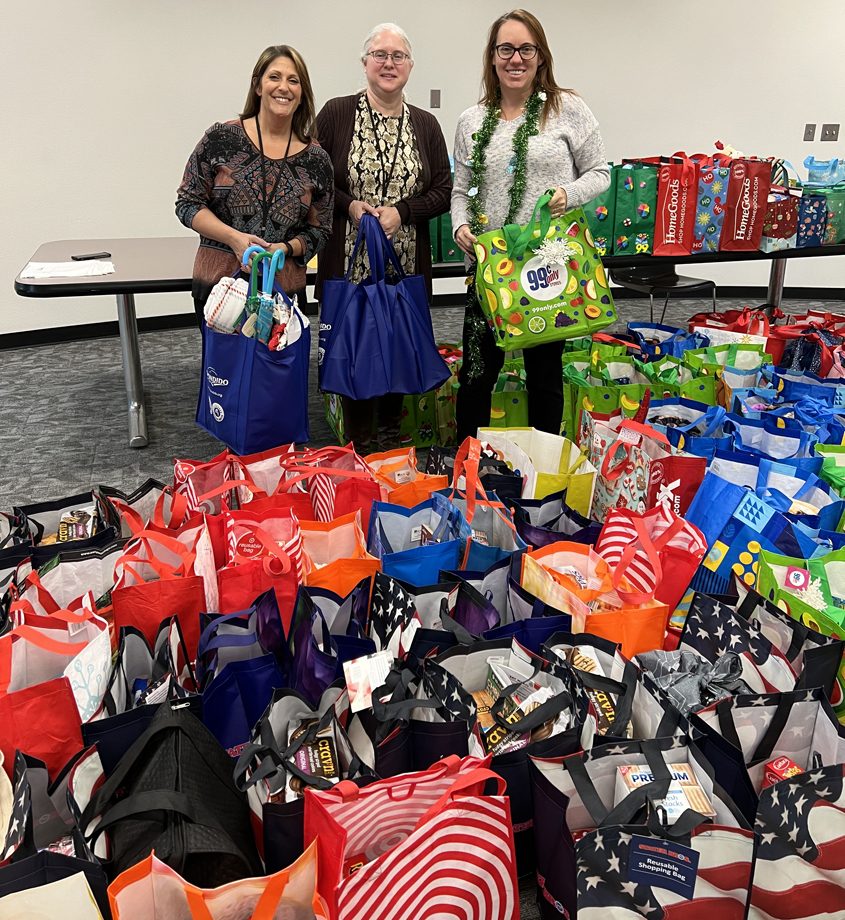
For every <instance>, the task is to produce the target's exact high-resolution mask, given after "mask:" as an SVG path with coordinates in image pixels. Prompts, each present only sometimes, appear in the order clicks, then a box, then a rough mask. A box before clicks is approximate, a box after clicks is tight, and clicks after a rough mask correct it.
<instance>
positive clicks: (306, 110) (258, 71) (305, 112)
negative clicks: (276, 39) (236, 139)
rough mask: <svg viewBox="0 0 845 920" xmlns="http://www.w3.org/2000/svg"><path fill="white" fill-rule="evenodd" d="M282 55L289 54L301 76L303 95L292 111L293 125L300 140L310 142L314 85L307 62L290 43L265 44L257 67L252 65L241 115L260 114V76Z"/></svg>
mask: <svg viewBox="0 0 845 920" xmlns="http://www.w3.org/2000/svg"><path fill="white" fill-rule="evenodd" d="M279 57H285V58H287V59H288V60H289V61H290V62H291V63H292V64H293V66H294V69H295V70H296V75H297V76H298V77H299V83H300V86H301V87H302V99H301V100H300V102H299V105H298V106H297V108H296V111H295V112H294V113H293V122H292V126H293V130H294V132H295V134H296V136H297V137H298V138H299V139H300V140H301V141H304V142H305V143H308V142H309V141H310V140H311V137H312V135H313V134H314V127H315V126H314V119H315V116H316V112H315V109H314V90H313V89H312V88H311V78H310V77H309V76H308V68H307V67H306V66H305V61H304V60H303V59H302V55H301V54H300V53H299V52H298V51H297V50H296V48H292V47H291V46H290V45H270V47H269V48H265V49H264V50H263V51H262V52H261V54H260V56H259V58H258V60H257V61H256V62H255V67H253V68H252V77H251V78H250V81H249V91H248V92H247V94H246V102H245V103H244V110H243V112H241V118H254V117H257V116H258V110H259V109H260V108H261V97H260V96H259V95H258V87H259V85H260V84H261V78H262V77H263V76H264V73H265V71H266V70H267V68H268V67H269V66H270V65H271V64H272V63H273V61H275V60H276V58H279Z"/></svg>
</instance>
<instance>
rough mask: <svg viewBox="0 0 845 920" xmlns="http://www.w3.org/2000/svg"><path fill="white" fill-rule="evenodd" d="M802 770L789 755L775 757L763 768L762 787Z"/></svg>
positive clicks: (771, 784)
mask: <svg viewBox="0 0 845 920" xmlns="http://www.w3.org/2000/svg"><path fill="white" fill-rule="evenodd" d="M803 772H804V771H803V770H802V769H801V767H799V766H798V764H797V763H795V761H794V760H791V759H790V758H789V757H775V758H774V760H770V761H769V762H768V763H767V764H766V766H765V767H764V768H763V788H764V789H765V788H767V787H768V786H774V785H775V783H779V782H781V780H784V779H789V777H790V776H798V774H799V773H803Z"/></svg>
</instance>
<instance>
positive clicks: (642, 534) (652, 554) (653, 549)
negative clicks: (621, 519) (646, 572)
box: [613, 516, 685, 604]
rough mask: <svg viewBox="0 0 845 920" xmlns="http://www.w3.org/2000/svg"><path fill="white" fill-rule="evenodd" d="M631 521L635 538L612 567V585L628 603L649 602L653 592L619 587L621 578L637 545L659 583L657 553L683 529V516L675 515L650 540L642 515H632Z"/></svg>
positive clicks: (659, 566) (632, 557) (661, 577)
mask: <svg viewBox="0 0 845 920" xmlns="http://www.w3.org/2000/svg"><path fill="white" fill-rule="evenodd" d="M631 522H632V523H633V525H634V530H635V531H636V534H637V539H636V541H634V542H631V543H629V544H628V545H627V546H626V547H625V549H624V550H623V552H622V555H621V557H620V558H619V562H618V563H617V564H616V566H615V567H614V569H613V587H614V588H615V589H616V593H617V594H618V595H619V597H621V598H622V600H623V601H625V602H627V603H629V604H645V603H651V602H652V601H653V600H654V595H653V594H646V593H644V592H641V591H628V590H627V589H625V588H622V587H621V584H622V580H623V578H624V577H625V573H626V572H627V571H628V569H629V568H630V567H631V564H632V563H633V561H634V557H635V556H636V554H637V549H638V546H641V547H642V548H643V549H644V550H645V554H646V556H647V557H648V561H649V563H650V564H651V567H652V570H653V571H654V577H655V584H656V585H659V584H660V582H661V581H663V566H662V564H661V562H660V556H659V555H658V553H659V551H660V550H661V549H663V547H664V546H666V544H667V543H668V542H669V541H670V540H671V539H672V538H673V537H674V536H676V535H677V534H678V533H680V532H681V531H682V530H683V529H684V526H685V521H684V520H683V518H680V517H676V518H675V519H674V520H673V521H672V523H671V524H670V525H669V526H668V527H667V528H666V530H664V531H663V533H662V534H660V536H659V537H657V539H656V540H652V538H651V534H649V532H648V528H647V527H646V524H645V521H644V520H643V519H642V517H640V516H635V517H632V518H631Z"/></svg>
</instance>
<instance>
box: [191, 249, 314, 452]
mask: <svg viewBox="0 0 845 920" xmlns="http://www.w3.org/2000/svg"><path fill="white" fill-rule="evenodd" d="M268 255H269V254H268ZM277 255H279V256H282V260H283V259H284V255H283V253H281V252H279V253H273V256H277ZM259 261H260V256H258V257H256V259H255V260H254V262H253V273H252V278H251V283H250V294H251V295H252V294H253V293H254V291H255V284H256V269H257V268H258V264H259ZM264 261H265V263H266V260H264ZM278 267H281V265H279V266H278ZM274 278H275V274H274V273H273V272H272V271H271V272H267V273H266V274H265V279H264V289H263V291H262V294H263V296H269V297H272V296H273V294H274V293H275V294H277V295H279V296H280V297H281V298H282V300H283V301H284V302H285V303H286V304H287V305H288V306H289V307H290V310H291V316H290V322H289V324H288V326H289V329H288V336H289V342H290V343H289V344H288V345H286V346H285V347H284V348H282V349H281V351H271V350H270V349H269V348H268V347H267V345H265V344H264V343H263V342H260V341H259V340H258V339H257V338H252V337H248V336H245V335H242V334H240V333H234V334H231V335H227V334H226V333H222V332H216V331H215V330H213V329H209V328H208V326H205V325H203V330H202V377H201V379H200V390H199V398H198V400H197V419H196V420H197V424H198V425H199V426H200V428H204V429H205V430H206V431H207V432H208V433H209V434H211V435H213V436H214V437H215V438H217V439H218V440H220V441H222V442H223V443H224V444H226V445H227V446H228V447H229V448H230V449H231V450H233V451H234V452H235V453H236V454H253V453H259V452H260V451H264V450H269V449H270V448H272V447H278V446H279V445H280V444H290V443H304V442H306V441H308V439H309V432H308V361H309V358H310V354H311V329H310V327H309V324H308V320H307V319H306V318H305V316H304V315H303V313H302V312H301V311H300V309H299V308H298V307H296V306H293V305H292V304H291V302H290V300H289V299H288V297H287V295H286V294H285V293H284V291H282V290H281V288H279V287H278V286H276V285H275V284H274Z"/></svg>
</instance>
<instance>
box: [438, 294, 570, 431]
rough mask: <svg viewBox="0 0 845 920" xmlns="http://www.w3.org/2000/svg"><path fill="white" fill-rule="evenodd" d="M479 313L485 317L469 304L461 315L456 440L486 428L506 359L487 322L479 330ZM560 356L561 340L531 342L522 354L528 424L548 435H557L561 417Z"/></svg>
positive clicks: (561, 376)
mask: <svg viewBox="0 0 845 920" xmlns="http://www.w3.org/2000/svg"><path fill="white" fill-rule="evenodd" d="M476 311H477V312H476ZM479 316H481V317H482V318H483V314H482V313H481V308H480V307H479V306H478V305H477V303H473V302H471V303H470V304H469V305H468V306H467V311H466V313H465V314H464V334H463V347H464V357H463V362H462V364H461V369H460V371H459V373H458V382H459V383H460V386H459V387H458V396H457V403H456V405H455V421H456V424H457V429H458V431H457V434H458V443H459V444H460V443H461V441H463V440H464V438H467V437H475V433H476V431H477V430H478V429H479V428H486V427H487V426H488V425H489V424H490V403H491V395H492V393H493V387H494V386H495V384H496V378H497V377H498V375H499V371H500V370H501V369H502V365H503V364H504V363H505V353H504V351H502V349H501V348H499V347H498V346H497V345H496V340H495V338H494V336H493V332H492V330H491V329H490V327H489V326H488V325H487V323H486V321H485V322H484V325H483V328H482V327H481V326H480V323H479V320H478V317H479ZM473 338H475V339H477V340H478V346H479V349H478V350H479V351H480V353H481V361H480V363H481V365H482V368H481V372H480V373H477V370H478V369H477V366H476V364H475V363H474V361H473V354H474V351H475V346H474V345H473V343H472V341H471V340H472V339H473ZM562 356H563V342H551V343H549V344H548V345H535V346H534V347H533V348H526V349H525V350H524V351H523V352H522V357H523V359H524V361H525V381H526V388H527V390H528V423H529V424H530V425H531V426H532V427H533V428H538V429H539V430H540V431H549V432H551V433H552V434H560V423H561V420H562V418H563V371H562V368H561V358H562ZM476 361H477V359H476ZM473 374H477V375H476V376H472V375H473Z"/></svg>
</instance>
